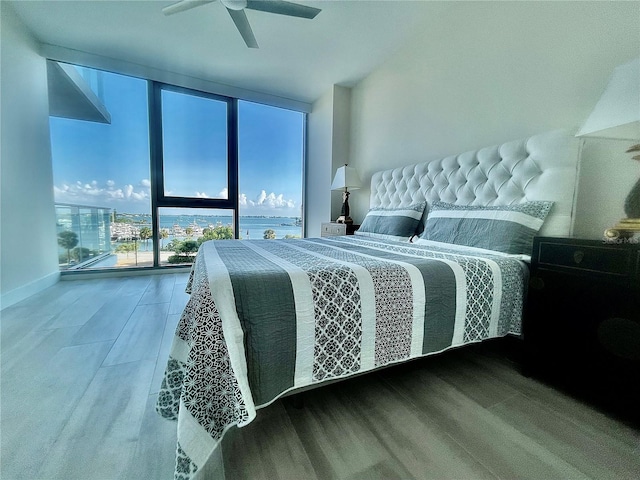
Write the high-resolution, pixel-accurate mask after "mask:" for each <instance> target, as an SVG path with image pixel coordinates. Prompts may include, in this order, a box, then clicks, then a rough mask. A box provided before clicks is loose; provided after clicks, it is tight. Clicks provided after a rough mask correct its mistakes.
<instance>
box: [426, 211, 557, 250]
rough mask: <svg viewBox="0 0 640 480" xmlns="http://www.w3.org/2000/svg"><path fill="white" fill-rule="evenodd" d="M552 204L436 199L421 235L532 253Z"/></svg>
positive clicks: (455, 242)
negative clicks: (482, 204)
mask: <svg viewBox="0 0 640 480" xmlns="http://www.w3.org/2000/svg"><path fill="white" fill-rule="evenodd" d="M552 206H553V202H545V201H536V202H526V203H519V204H516V205H505V206H494V207H473V206H466V205H454V204H452V203H445V202H434V203H433V205H432V206H431V210H430V211H429V216H428V217H427V224H426V226H425V229H424V232H423V233H422V235H421V237H420V238H423V239H425V240H433V241H436V242H445V243H453V244H456V245H466V246H469V247H478V248H486V249H488V250H495V251H498V252H504V253H511V254H520V255H531V251H532V249H533V237H534V235H535V234H536V233H537V232H538V230H540V227H542V224H543V222H544V219H545V218H546V217H547V215H548V214H549V211H550V210H551V207H552Z"/></svg>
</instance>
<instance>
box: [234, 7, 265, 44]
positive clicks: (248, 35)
mask: <svg viewBox="0 0 640 480" xmlns="http://www.w3.org/2000/svg"><path fill="white" fill-rule="evenodd" d="M227 12H229V15H231V19H232V20H233V23H235V24H236V28H237V29H238V31H239V32H240V35H242V38H243V40H244V43H246V44H247V47H249V48H258V42H257V41H256V37H254V35H253V30H251V25H249V20H247V15H246V14H245V13H244V10H231V9H230V8H227Z"/></svg>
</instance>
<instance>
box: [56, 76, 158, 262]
mask: <svg viewBox="0 0 640 480" xmlns="http://www.w3.org/2000/svg"><path fill="white" fill-rule="evenodd" d="M65 68H67V72H68V73H69V74H70V75H72V76H74V75H76V74H77V75H78V76H79V77H80V79H81V80H79V81H82V80H84V81H85V82H86V83H83V85H84V86H86V85H88V86H90V88H91V90H92V91H90V92H87V94H88V95H91V96H93V97H94V100H95V102H96V103H98V104H100V105H101V107H102V108H103V110H106V112H107V113H106V114H105V115H102V116H96V115H92V112H91V111H87V108H86V107H83V106H79V107H77V108H75V109H72V107H70V108H69V109H67V110H65V111H64V112H63V113H64V114H65V115H68V116H67V117H58V116H52V117H50V131H51V151H52V162H53V190H54V198H55V202H56V204H57V206H56V212H57V214H58V215H57V216H58V218H57V230H58V231H57V234H58V245H59V248H60V256H59V264H60V268H61V269H62V270H66V269H82V268H98V267H104V266H109V267H111V266H118V267H128V266H135V265H136V262H135V257H136V254H137V257H138V258H137V260H138V261H137V265H138V266H152V265H153V256H152V254H151V252H150V251H145V250H143V249H141V248H140V245H139V244H138V238H139V236H140V232H141V230H142V232H143V235H144V232H145V231H144V230H143V229H144V228H145V226H150V225H151V182H150V167H149V120H148V119H149V112H148V90H147V88H148V85H147V82H146V81H145V80H140V79H137V78H131V77H126V76H123V75H116V74H113V73H108V72H101V71H97V70H93V69H87V68H80V67H70V66H65ZM69 68H74V69H75V71H74V70H68V69H69ZM65 78H66V79H67V81H70V80H69V78H68V77H65ZM68 101H69V102H70V103H71V102H73V101H75V99H69V100H68ZM67 112H68V113H67ZM90 211H95V212H100V216H101V217H102V218H103V219H104V217H105V216H106V217H107V219H108V221H104V220H103V221H95V222H94V221H88V217H87V215H88V213H87V212H90ZM96 215H97V214H96ZM81 225H84V227H83V228H82V230H81ZM92 238H102V239H104V243H97V242H94V241H89V239H92Z"/></svg>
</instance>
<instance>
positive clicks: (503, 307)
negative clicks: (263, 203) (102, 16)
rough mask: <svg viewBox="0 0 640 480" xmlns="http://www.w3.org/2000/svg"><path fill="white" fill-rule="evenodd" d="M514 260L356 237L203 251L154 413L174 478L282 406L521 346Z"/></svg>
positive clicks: (519, 273) (519, 279)
mask: <svg viewBox="0 0 640 480" xmlns="http://www.w3.org/2000/svg"><path fill="white" fill-rule="evenodd" d="M526 272H527V269H526V266H525V264H524V263H523V262H521V261H520V260H518V259H517V258H514V257H511V256H509V255H504V254H498V253H496V254H492V253H487V252H486V251H484V252H481V251H479V250H476V249H464V248H460V247H456V246H451V245H446V244H438V243H435V242H432V243H431V244H425V245H422V244H421V245H415V244H409V243H399V242H392V241H380V240H374V239H369V238H366V237H352V236H350V237H333V238H331V239H328V238H326V239H319V238H315V239H302V240H253V241H250V240H244V241H210V242H207V243H205V244H203V245H202V247H201V248H200V250H199V252H198V255H197V257H196V260H195V262H194V265H193V268H192V271H191V276H190V279H189V283H188V286H187V289H188V291H189V292H190V294H191V297H190V300H189V302H188V304H187V306H186V308H185V310H184V312H183V314H182V317H181V319H180V323H179V325H178V329H177V331H176V336H175V339H174V342H173V346H172V351H171V354H170V357H169V360H168V363H167V368H166V371H165V377H164V380H163V382H162V387H161V390H160V394H159V397H158V403H157V407H156V408H157V411H158V412H159V413H160V414H161V415H162V416H163V417H166V418H170V419H177V420H178V445H177V462H176V478H181V479H187V478H195V477H197V476H198V469H199V468H201V467H202V465H203V464H204V463H206V462H207V459H208V458H209V456H210V455H211V453H212V452H213V451H214V450H215V449H216V448H217V445H218V443H219V441H220V439H221V438H222V436H223V434H224V432H225V430H226V429H227V428H229V427H230V426H232V425H236V424H237V425H240V426H242V425H246V424H248V423H249V422H251V421H252V420H253V418H254V417H255V415H256V408H259V407H261V406H265V405H267V404H269V403H271V402H272V401H274V400H275V399H276V398H278V397H279V396H281V395H282V394H283V393H285V392H287V391H289V390H292V389H295V388H299V387H304V386H308V385H312V384H317V383H320V382H322V381H324V380H330V379H335V378H340V377H348V376H350V375H353V374H356V373H360V372H365V371H368V370H372V369H375V368H378V367H381V366H384V365H389V364H393V363H397V362H402V361H406V360H409V359H412V358H417V357H421V356H424V355H428V354H432V353H436V352H440V351H443V350H446V349H448V348H451V347H455V346H458V345H463V344H465V343H470V342H477V341H481V340H484V339H487V338H492V337H498V336H504V335H506V334H508V333H514V334H519V333H520V322H521V314H522V304H523V293H524V285H525V281H526V275H527V274H526Z"/></svg>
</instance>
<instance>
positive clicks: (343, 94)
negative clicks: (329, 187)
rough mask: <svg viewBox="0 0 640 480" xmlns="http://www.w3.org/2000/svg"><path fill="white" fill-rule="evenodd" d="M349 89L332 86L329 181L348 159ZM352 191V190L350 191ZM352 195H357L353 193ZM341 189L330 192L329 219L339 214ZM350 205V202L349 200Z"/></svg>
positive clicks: (349, 137) (349, 129)
mask: <svg viewBox="0 0 640 480" xmlns="http://www.w3.org/2000/svg"><path fill="white" fill-rule="evenodd" d="M350 124H351V89H350V88H346V87H341V86H338V85H334V87H333V136H332V138H333V146H332V154H331V181H332V182H333V176H334V175H335V173H336V170H337V169H338V168H340V167H342V166H343V165H344V164H345V163H346V164H349V163H351V161H350V159H349V153H350V145H351V135H350V133H351V127H350ZM352 193H353V192H352ZM353 195H357V191H356V193H353ZM342 202H343V200H342V190H340V191H335V192H331V220H335V219H336V218H338V217H339V216H340V212H341V211H342ZM349 205H351V202H349Z"/></svg>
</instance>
